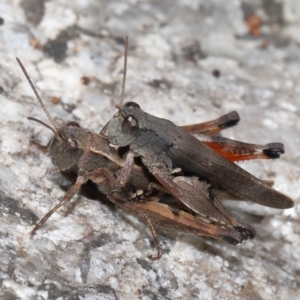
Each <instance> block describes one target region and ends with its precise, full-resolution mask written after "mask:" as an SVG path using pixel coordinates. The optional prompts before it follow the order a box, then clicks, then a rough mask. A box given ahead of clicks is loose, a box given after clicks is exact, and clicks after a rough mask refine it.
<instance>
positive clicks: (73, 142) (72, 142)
mask: <svg viewBox="0 0 300 300" xmlns="http://www.w3.org/2000/svg"><path fill="white" fill-rule="evenodd" d="M68 143H69V145H70V147H71V148H77V143H76V142H75V141H74V140H72V139H71V138H68Z"/></svg>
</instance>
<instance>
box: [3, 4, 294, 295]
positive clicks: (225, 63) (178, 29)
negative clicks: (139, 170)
mask: <svg viewBox="0 0 300 300" xmlns="http://www.w3.org/2000/svg"><path fill="white" fill-rule="evenodd" d="M299 32H300V3H299V1H298V0H281V1H276V0H256V1H250V0H244V1H238V0H232V1H217V0H210V1H207V0H196V1H195V0H193V1H192V0H177V1H167V0H163V1H139V0H127V1H99V0H85V1H80V0H76V1H63V0H53V1H44V0H43V1H39V0H34V1H32V0H24V1H18V0H17V1H8V0H2V1H1V3H0V45H1V46H0V54H1V55H0V70H1V72H0V123H1V125H0V153H1V155H0V212H1V214H0V241H1V251H0V260H1V266H0V284H1V290H0V298H1V299H143V300H146V299H290V300H292V299H298V297H299V294H300V236H299V233H300V222H299V216H300V206H299V198H300V189H299V186H300V179H299V178H300V170H299V157H300V154H299V153H300V152H299V149H300V137H299V130H300V121H299V111H300V102H299V99H300V80H299V78H300V34H299ZM125 35H129V38H130V49H129V57H128V74H127V85H126V100H127V101H129V100H132V101H136V102H138V103H139V104H140V105H141V107H142V108H143V109H144V110H145V111H147V112H149V113H151V114H153V115H156V116H159V117H163V118H167V119H170V120H172V121H173V122H175V123H176V124H178V125H184V124H192V123H198V122H201V121H206V120H209V119H214V118H216V117H218V116H220V115H221V114H224V113H226V112H229V111H232V110H236V111H238V112H239V114H240V116H241V122H240V124H239V125H238V126H237V127H235V128H233V129H230V130H227V131H226V132H225V135H226V136H227V137H230V138H234V139H237V140H242V141H246V142H252V143H261V144H265V143H268V142H277V141H278V142H282V143H284V145H285V149H286V153H285V155H283V157H282V158H281V159H280V160H275V161H270V160H269V161H258V162H257V161H256V162H245V163H243V164H241V166H243V167H244V168H245V169H247V170H249V171H250V172H251V173H253V174H254V175H255V176H257V177H259V178H263V179H271V180H274V181H275V188H276V189H277V190H279V191H281V192H283V193H286V194H288V195H289V196H290V197H291V198H293V199H294V200H295V203H296V206H295V207H294V208H292V209H288V210H284V211H282V210H275V209H270V208H266V207H262V206H259V205H255V204H251V203H245V202H240V203H229V206H230V207H231V209H232V210H233V212H234V213H236V214H237V215H238V217H239V219H240V220H243V221H246V222H248V223H249V224H250V225H252V226H253V227H255V229H256V231H257V235H256V237H255V239H254V240H251V241H247V242H245V243H243V244H242V245H239V246H231V245H228V244H226V243H224V242H219V241H215V240H212V239H206V238H198V237H195V236H191V235H183V234H178V233H173V232H161V235H160V240H161V243H162V246H163V250H164V251H163V256H162V258H161V259H160V260H159V261H156V262H152V261H149V260H148V259H147V255H148V254H150V253H152V252H153V251H154V247H153V242H152V237H151V235H150V233H149V231H148V228H147V227H146V226H145V225H143V224H142V223H141V222H140V221H138V220H136V219H135V218H134V217H132V216H129V215H128V214H126V213H124V212H122V211H120V210H119V209H117V208H115V207H114V206H113V205H111V204H109V203H108V202H107V201H105V200H102V201H96V200H92V199H87V198H85V197H84V196H83V195H78V196H76V197H74V199H73V200H72V201H71V203H70V204H68V205H66V206H65V207H63V208H62V209H61V210H60V211H58V212H57V213H56V214H54V215H53V216H52V217H51V219H50V220H49V221H48V222H47V223H46V225H45V226H44V227H43V228H42V229H41V230H40V231H39V232H38V234H37V235H36V237H34V238H33V239H30V238H29V232H30V230H31V229H32V228H33V224H35V223H36V222H37V221H38V220H39V219H40V218H41V217H42V216H43V215H44V214H45V213H46V212H47V211H48V210H49V209H50V208H51V207H53V206H54V204H56V203H58V201H59V199H61V198H62V197H63V195H64V193H65V191H66V189H67V188H68V187H70V182H69V181H68V180H66V179H65V178H64V177H63V176H62V175H60V174H59V173H58V172H51V168H52V167H53V166H52V165H51V161H50V158H49V157H48V156H47V155H46V154H45V153H43V152H42V151H40V149H39V148H38V147H36V145H34V144H32V141H33V140H36V141H38V142H40V143H42V144H47V142H48V141H49V139H50V137H51V131H50V130H48V129H47V128H43V127H42V126H41V125H39V124H37V123H34V122H31V121H29V120H28V119H27V117H28V116H33V117H36V118H39V119H41V120H43V121H45V122H48V121H47V119H46V116H45V114H44V112H43V110H42V109H41V107H40V106H39V105H38V103H37V100H36V99H35V98H34V96H33V93H32V90H31V89H30V87H29V85H28V83H27V81H26V80H25V78H24V76H23V74H22V73H21V71H20V69H19V67H18V65H17V63H16V61H15V57H16V56H17V57H19V58H20V59H21V60H22V62H23V63H24V65H25V67H26V69H27V71H28V73H29V74H30V76H31V77H32V79H33V81H34V83H35V85H36V86H37V87H38V89H39V91H40V93H41V95H42V98H43V99H44V101H45V104H46V106H47V108H48V110H49V112H50V113H51V115H52V117H53V118H54V119H55V120H57V121H58V122H61V123H64V122H67V121H70V120H75V121H77V122H78V123H80V124H81V125H82V126H83V127H86V128H89V129H90V130H92V131H96V132H98V131H99V130H100V129H101V128H102V127H103V126H104V125H105V124H106V122H107V121H108V120H109V119H110V118H111V117H112V115H113V114H114V112H115V104H117V103H118V101H119V94H120V89H121V77H122V76H121V73H122V67H123V48H124V45H123V37H124V36H125Z"/></svg>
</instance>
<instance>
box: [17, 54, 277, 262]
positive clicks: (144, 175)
mask: <svg viewBox="0 0 300 300" xmlns="http://www.w3.org/2000/svg"><path fill="white" fill-rule="evenodd" d="M17 60H18V59H17ZM18 63H19V65H20V66H21V68H22V70H23V72H24V74H25V76H26V78H27V80H28V81H29V83H30V85H31V87H32V89H33V91H34V93H35V95H36V97H37V99H38V101H39V103H40V105H41V106H42V108H43V110H44V111H45V113H46V115H47V117H48V119H49V121H50V123H51V124H52V126H53V127H51V126H49V125H47V124H45V123H43V122H41V121H39V120H37V119H35V118H29V119H31V120H34V121H37V122H39V123H41V124H43V125H44V126H46V127H48V128H49V129H51V130H52V131H53V133H54V137H53V138H52V139H51V140H50V142H49V144H48V151H49V155H50V158H51V160H52V162H53V164H54V165H55V166H57V167H58V168H59V169H60V170H61V171H65V170H69V169H71V168H72V167H73V166H76V167H77V168H78V177H77V180H76V182H75V184H74V185H73V186H72V187H71V188H70V190H69V191H68V192H67V193H66V194H65V196H64V198H63V199H62V200H61V201H60V202H59V203H58V204H57V205H56V206H55V207H53V208H52V209H51V210H50V211H49V212H48V213H47V214H46V215H45V216H44V217H43V218H42V219H41V221H40V222H39V223H38V224H37V225H36V226H35V227H34V229H33V230H32V231H31V235H32V236H33V235H35V234H36V232H37V230H39V228H40V227H41V226H42V225H43V224H44V223H45V222H46V221H47V220H48V218H49V217H50V216H51V215H52V214H53V213H54V212H55V211H57V210H58V209H59V208H60V207H61V206H63V205H64V204H65V203H66V202H68V201H69V200H71V199H72V197H73V196H74V195H75V193H77V192H78V191H79V189H80V187H81V186H82V184H84V183H85V182H86V181H87V180H91V181H93V182H94V183H96V184H97V186H98V188H99V190H100V191H101V192H102V193H104V194H105V195H106V196H107V197H108V199H109V200H110V201H112V202H113V203H115V204H116V205H118V206H119V207H121V208H122V209H124V210H125V211H128V212H130V213H132V214H133V215H136V216H137V217H139V218H140V219H142V220H143V221H144V222H146V224H147V225H148V226H149V228H150V230H151V233H152V235H153V238H154V240H155V243H156V246H157V254H156V255H155V256H152V255H150V256H149V258H150V259H153V260H154V259H158V258H160V257H161V255H162V248H161V245H160V242H159V239H158V237H157V233H156V230H155V228H154V225H155V226H160V227H162V228H164V229H170V230H177V231H182V232H188V233H194V234H197V235H200V236H210V237H214V238H217V239H223V240H225V241H227V242H228V243H231V244H238V243H241V242H242V241H243V240H246V239H249V238H253V237H254V235H255V230H254V229H253V228H252V227H251V226H249V225H247V224H244V223H242V222H239V221H237V220H236V219H235V218H234V217H232V216H231V215H230V214H229V212H227V211H226V209H225V208H224V207H223V206H222V204H221V203H220V201H219V200H218V198H217V196H216V194H218V193H219V191H218V190H216V189H215V188H214V187H212V186H211V185H209V184H207V183H205V182H202V181H199V180H198V178H195V177H186V176H174V177H173V181H174V184H176V185H177V186H179V187H180V188H181V190H182V191H184V192H185V196H184V198H185V200H183V198H182V197H181V198H179V199H176V198H175V199H174V200H173V202H172V203H171V204H169V203H165V202H164V201H163V199H162V200H161V199H159V198H158V197H157V196H156V194H155V193H154V194H153V193H152V191H153V187H154V190H155V189H156V190H162V191H164V192H167V193H170V191H168V190H166V189H165V188H164V187H162V186H161V185H160V184H159V183H158V181H157V180H156V179H155V178H154V177H153V176H151V174H149V172H148V170H147V169H145V167H143V166H138V165H136V164H134V166H133V167H132V169H131V174H130V178H129V180H128V182H127V184H126V185H124V184H122V183H121V182H120V181H119V180H117V177H118V174H119V173H120V172H121V170H122V167H123V166H124V165H125V160H124V158H123V156H122V155H121V154H120V152H119V151H117V150H115V149H112V148H111V147H110V146H109V141H108V138H107V137H106V136H103V135H101V134H95V133H91V132H89V131H87V130H85V129H83V128H80V126H79V124H77V123H76V122H69V123H67V124H66V125H65V126H63V127H58V126H57V125H56V124H55V122H54V120H53V119H52V118H51V116H50V114H49V112H48V111H47V109H46V107H45V105H44V104H43V102H42V100H41V98H40V96H39V95H38V93H37V91H36V89H35V87H34V85H33V83H32V81H31V80H30V78H29V76H28V74H27V72H26V70H25V69H24V67H23V65H22V64H21V62H20V61H19V60H18ZM238 121H239V116H238V114H237V113H236V112H232V113H229V114H227V115H224V116H222V117H220V118H218V119H216V120H213V121H210V122H206V123H201V124H196V125H193V126H191V127H189V128H188V127H186V128H185V130H188V131H190V132H194V133H197V134H199V133H200V134H214V133H216V132H219V131H220V130H222V129H225V128H228V127H231V126H233V125H235V124H237V122H238ZM199 138H201V137H200V136H199ZM208 140H209V141H208ZM204 142H207V143H208V144H209V145H210V146H211V147H214V145H215V146H216V145H217V144H218V142H215V141H214V139H213V138H211V139H209V138H208V136H206V140H205V141H204ZM234 142H235V141H232V147H231V148H232V149H231V150H228V149H224V148H223V149H220V147H219V146H218V151H220V153H221V154H222V155H225V156H226V155H227V154H229V153H231V154H232V153H235V152H240V150H241V149H242V148H243V147H244V146H245V145H246V144H245V145H242V146H243V147H242V146H241V145H239V146H240V150H237V149H238V148H237V147H236V146H234ZM219 144H220V142H219ZM229 148H230V147H229ZM244 148H245V147H244ZM246 148H247V147H246ZM250 148H251V149H252V152H253V153H250V152H251V151H250V152H249V151H248V152H247V151H245V149H244V151H243V153H244V154H245V153H248V154H247V155H248V157H251V158H256V157H258V156H262V157H264V158H266V157H267V155H266V154H264V153H263V151H262V150H266V152H270V153H274V152H278V148H280V145H279V147H277V148H276V147H274V144H269V145H265V146H260V145H251V144H248V149H250ZM280 151H281V150H279V152H280ZM123 155H124V154H123ZM125 155H126V153H125ZM230 159H232V160H234V159H235V158H233V157H231V158H230ZM150 187H151V188H150ZM221 192H222V193H224V191H221ZM225 195H226V196H225V197H227V194H226V191H225ZM162 198H163V197H162ZM178 200H179V201H178ZM184 202H186V203H189V205H183V203H184ZM194 206H196V207H197V209H198V210H199V211H200V212H199V213H195V212H194V211H195V210H196V209H195V208H194ZM199 207H201V209H199Z"/></svg>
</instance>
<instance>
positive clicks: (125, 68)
mask: <svg viewBox="0 0 300 300" xmlns="http://www.w3.org/2000/svg"><path fill="white" fill-rule="evenodd" d="M127 56H128V36H127V35H126V36H125V49H124V71H123V81H122V92H121V99H120V103H119V104H118V105H117V108H119V109H121V108H122V107H123V103H124V96H125V84H126V73H127Z"/></svg>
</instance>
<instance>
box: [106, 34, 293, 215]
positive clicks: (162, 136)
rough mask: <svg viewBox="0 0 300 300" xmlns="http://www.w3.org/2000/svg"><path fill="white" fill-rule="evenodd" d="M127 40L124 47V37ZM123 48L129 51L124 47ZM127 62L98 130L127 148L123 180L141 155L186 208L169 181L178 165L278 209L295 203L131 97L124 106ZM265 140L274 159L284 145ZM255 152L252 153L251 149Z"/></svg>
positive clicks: (179, 192)
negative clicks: (115, 100) (109, 113)
mask: <svg viewBox="0 0 300 300" xmlns="http://www.w3.org/2000/svg"><path fill="white" fill-rule="evenodd" d="M125 45H126V47H127V48H128V38H127V37H126V42H125ZM125 53H126V55H127V50H126V51H125ZM126 55H125V56H126ZM126 63H127V60H126V59H125V67H124V75H123V84H122V93H121V101H120V104H118V105H117V108H118V110H119V111H118V112H117V113H116V114H115V116H114V117H113V118H112V120H111V121H110V122H109V123H108V124H107V125H106V126H105V128H104V129H103V131H102V133H107V135H108V137H109V141H110V143H111V144H112V146H113V147H119V148H122V147H129V149H130V150H129V152H128V154H127V157H126V162H125V165H124V167H123V170H122V173H121V175H120V182H121V183H122V184H125V183H126V182H127V181H128V178H129V176H130V173H131V170H132V168H133V165H134V159H135V158H136V157H140V158H141V160H142V162H143V164H144V165H145V166H146V167H147V168H148V170H149V171H150V172H151V173H152V174H153V175H154V176H155V178H156V179H157V180H158V181H159V182H160V183H161V185H163V186H164V187H165V188H167V189H168V190H169V191H170V192H171V193H172V195H174V196H175V197H176V198H179V199H182V201H183V202H184V204H185V205H187V206H189V207H190V206H191V205H190V203H189V201H186V200H185V199H184V198H183V191H182V189H181V188H180V187H179V186H178V185H177V184H176V183H175V182H174V181H173V174H174V172H176V170H181V171H182V173H183V174H184V175H185V176H196V177H198V178H200V180H205V181H207V182H209V183H210V184H212V185H213V186H215V187H220V188H221V189H223V190H226V191H227V192H228V193H229V194H232V195H234V196H235V197H237V198H239V199H244V200H247V201H253V202H255V203H258V204H261V205H264V206H269V207H273V208H280V209H284V208H290V207H293V206H294V202H293V201H292V200H291V199H290V198H289V197H287V196H286V195H283V194H281V193H279V192H277V191H276V190H274V189H272V187H270V185H268V184H267V183H265V182H263V181H261V180H259V179H258V178H256V177H255V176H253V175H252V174H250V173H248V172H247V171H245V170H244V169H242V168H240V167H239V166H238V165H236V164H234V163H233V162H232V161H231V160H230V159H227V158H226V157H224V156H222V155H221V154H220V153H218V152H217V151H215V150H214V149H212V148H210V147H209V146H208V145H206V144H205V143H204V142H202V141H201V140H198V139H197V138H196V137H195V136H193V135H192V134H190V133H189V132H187V131H186V130H185V129H184V128H180V127H178V126H176V125H175V124H174V123H172V122H171V121H169V120H166V119H161V118H158V117H155V116H153V115H150V114H147V113H146V112H144V111H143V110H142V109H141V108H140V106H139V105H138V104H137V103H135V102H128V103H125V104H124V105H123V100H124V94H125V82H126V68H127V64H126ZM191 128H193V126H192V127H191ZM192 131H193V130H192ZM214 139H215V140H214ZM216 140H217V139H216V138H211V139H210V140H209V142H214V141H216ZM224 141H225V144H224ZM226 141H229V140H226V139H225V140H224V139H223V140H222V139H220V140H219V142H220V143H219V145H220V146H221V148H222V149H223V150H225V152H226V146H227V145H226ZM216 144H218V143H216ZM230 144H231V146H230ZM236 145H237V146H238V147H237V148H239V149H243V148H245V147H244V146H246V145H247V144H243V143H235V142H234V143H232V141H231V143H229V148H230V147H231V148H233V149H235V146H236ZM268 145H269V147H267V149H266V148H265V149H263V148H264V147H262V148H261V149H260V150H262V153H263V154H264V155H265V156H269V157H270V158H272V157H274V158H276V157H279V156H280V154H281V153H283V152H284V148H283V145H282V144H280V143H273V144H268ZM224 146H225V147H224ZM232 146H233V147H232ZM273 146H274V147H273ZM223 150H222V151H223ZM244 150H245V151H246V152H248V153H250V154H251V152H252V150H253V149H250V148H248V147H246V148H245V149H244ZM229 152H230V151H229ZM237 152H238V151H237ZM253 154H254V157H255V152H254V153H253ZM237 156H239V155H237ZM250 157H251V155H250ZM192 210H193V211H194V212H195V213H201V206H200V207H193V208H192Z"/></svg>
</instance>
